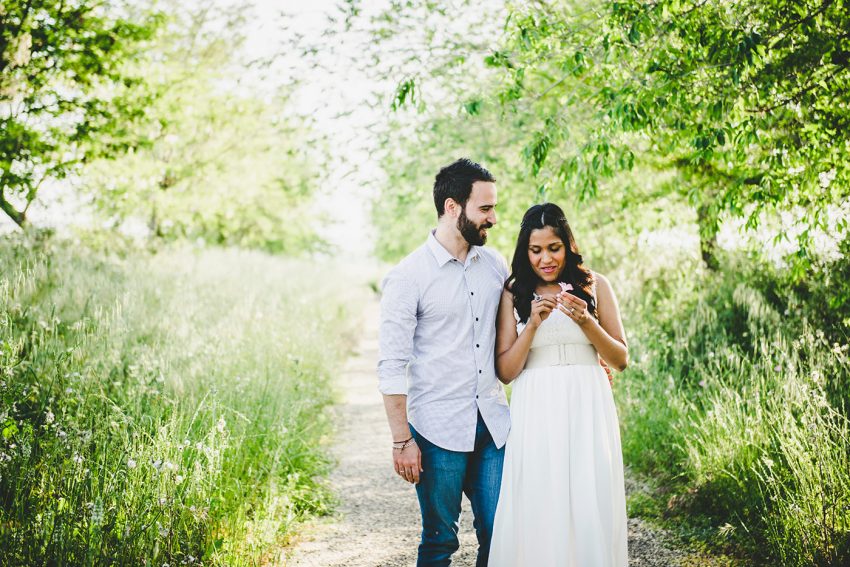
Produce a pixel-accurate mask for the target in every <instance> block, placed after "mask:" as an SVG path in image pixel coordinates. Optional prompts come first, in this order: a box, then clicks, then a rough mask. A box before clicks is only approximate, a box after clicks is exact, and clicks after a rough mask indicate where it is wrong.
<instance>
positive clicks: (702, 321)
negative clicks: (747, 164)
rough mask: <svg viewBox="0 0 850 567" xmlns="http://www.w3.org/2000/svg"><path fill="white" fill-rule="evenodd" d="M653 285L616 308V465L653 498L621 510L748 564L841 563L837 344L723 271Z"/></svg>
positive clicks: (841, 357) (842, 395) (845, 426)
mask: <svg viewBox="0 0 850 567" xmlns="http://www.w3.org/2000/svg"><path fill="white" fill-rule="evenodd" d="M656 276H657V277H653V278H652V279H648V280H646V281H645V282H643V286H641V287H635V288H634V289H635V291H634V292H631V293H629V294H627V296H626V297H625V298H624V312H625V314H626V325H627V328H628V330H629V335H630V338H631V340H632V353H633V363H632V368H631V369H630V370H629V373H628V374H626V375H625V376H624V377H623V378H622V379H620V380H619V381H618V384H617V389H616V391H615V393H616V396H617V400H618V407H619V410H620V416H621V421H622V426H623V450H624V457H625V461H626V463H627V464H629V465H630V466H631V467H632V468H633V469H634V470H636V471H637V472H639V473H640V474H641V475H643V476H644V477H646V478H651V479H652V484H653V485H654V486H655V490H654V492H653V496H651V497H647V495H645V494H642V495H639V496H636V497H634V498H633V499H632V501H631V502H630V508H631V509H632V511H633V512H635V513H637V514H641V515H645V516H647V517H654V518H656V519H660V520H662V521H666V522H667V523H668V525H674V526H677V529H678V530H679V531H680V533H682V534H683V535H685V536H686V537H687V538H689V539H692V540H693V541H695V542H697V543H700V542H701V543H703V544H707V545H708V546H709V547H711V548H712V549H714V550H721V551H724V552H729V553H732V554H733V555H744V556H746V557H748V558H749V559H748V561H752V562H754V563H757V564H765V565H783V566H797V565H829V566H838V565H847V564H850V435H848V433H849V432H850V422H848V419H847V414H846V406H845V405H843V404H842V403H841V400H842V399H844V400H848V399H850V387H848V384H850V381H848V377H850V363H848V354H850V353H848V346H847V343H846V341H844V342H843V343H842V342H834V341H831V340H830V339H828V338H827V335H825V334H824V333H823V332H821V330H819V329H818V328H817V327H816V324H817V323H819V322H821V321H820V320H809V318H808V317H807V316H806V315H805V314H806V310H805V309H803V308H799V305H798V304H795V299H794V297H792V296H790V295H789V296H785V297H781V298H776V297H774V298H773V301H772V302H771V301H768V300H767V298H766V297H767V296H766V295H765V294H764V293H762V292H761V291H759V290H757V289H756V288H755V287H754V285H752V284H750V283H747V282H752V281H757V278H755V277H754V276H753V275H752V274H750V273H746V272H745V271H743V270H740V269H736V268H734V267H733V266H732V267H729V268H728V269H727V270H726V271H725V272H723V273H716V274H715V273H703V272H701V271H700V270H699V269H698V268H696V267H695V266H693V265H689V264H687V263H685V264H683V265H681V266H679V267H678V268H675V269H668V270H666V271H663V273H661V274H656ZM795 305H796V307H795ZM653 499H654V500H655V502H653V501H652V500H653Z"/></svg>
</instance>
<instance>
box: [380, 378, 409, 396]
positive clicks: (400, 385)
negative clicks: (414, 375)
mask: <svg viewBox="0 0 850 567" xmlns="http://www.w3.org/2000/svg"><path fill="white" fill-rule="evenodd" d="M378 390H380V392H381V393H382V394H385V395H387V396H394V395H399V394H400V395H403V396H406V395H407V377H406V376H405V375H404V374H401V375H399V376H381V377H380V380H379V381H378Z"/></svg>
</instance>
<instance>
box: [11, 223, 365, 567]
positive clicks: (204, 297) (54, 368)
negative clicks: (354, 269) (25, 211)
mask: <svg viewBox="0 0 850 567" xmlns="http://www.w3.org/2000/svg"><path fill="white" fill-rule="evenodd" d="M0 274H2V275H0V400H2V404H0V429H2V437H0V501H2V506H0V564H3V565H30V564H46V563H47V564H56V565H60V564H65V565H82V564H109V563H120V564H142V563H143V562H147V564H156V565H162V564H163V563H168V564H172V565H174V564H192V563H196V562H199V561H203V562H204V563H206V564H222V565H240V564H257V563H261V562H264V561H270V560H274V559H275V558H276V557H277V554H278V553H279V551H280V546H281V545H282V544H283V543H284V542H285V541H286V538H287V536H288V535H290V534H291V532H292V529H293V527H294V526H295V525H296V524H297V522H298V521H299V520H300V519H302V518H303V517H304V516H305V515H311V514H322V513H325V512H327V511H328V509H329V506H330V505H331V496H330V491H329V490H328V488H327V487H326V485H325V484H324V483H323V481H322V475H323V474H324V473H325V472H326V471H327V468H328V466H329V462H328V459H327V457H326V455H325V452H324V450H325V441H326V439H327V436H328V434H329V433H330V423H329V420H328V416H327V414H326V411H325V410H326V408H327V406H328V404H329V403H330V402H331V401H332V396H333V392H332V385H331V382H330V377H331V375H332V373H333V371H334V370H335V369H336V368H337V367H338V364H339V363H340V361H341V359H342V357H343V356H344V354H345V351H346V349H347V347H348V346H349V345H350V343H351V340H352V335H351V333H352V327H351V325H352V323H351V322H350V321H349V319H350V318H351V316H352V315H355V314H356V313H351V312H350V310H348V309H346V307H345V305H346V304H347V303H350V301H347V300H350V299H351V294H350V293H349V294H345V293H344V294H342V295H341V294H340V293H339V292H338V288H337V287H335V286H334V281H333V278H332V277H330V276H329V275H328V274H327V273H325V274H323V278H322V279H319V278H318V277H317V276H315V275H314V274H313V273H311V271H310V263H309V262H306V261H305V262H298V261H287V260H281V259H277V258H273V257H269V256H265V255H261V254H256V253H248V252H237V251H224V250H210V251H192V250H188V249H184V250H172V251H165V252H160V253H158V254H155V255H150V254H144V253H141V252H133V251H129V252H126V253H124V254H121V255H110V254H106V253H103V252H96V251H93V250H89V249H86V248H85V247H79V246H77V247H75V246H73V245H71V244H69V243H62V242H57V241H51V240H48V241H47V242H45V243H36V242H34V241H32V240H27V239H24V240H17V241H14V242H12V241H5V242H2V243H0Z"/></svg>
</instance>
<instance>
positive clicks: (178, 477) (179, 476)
mask: <svg viewBox="0 0 850 567" xmlns="http://www.w3.org/2000/svg"><path fill="white" fill-rule="evenodd" d="M174 482H176V483H177V484H181V483H182V482H183V475H182V474H178V475H177V476H176V477H174Z"/></svg>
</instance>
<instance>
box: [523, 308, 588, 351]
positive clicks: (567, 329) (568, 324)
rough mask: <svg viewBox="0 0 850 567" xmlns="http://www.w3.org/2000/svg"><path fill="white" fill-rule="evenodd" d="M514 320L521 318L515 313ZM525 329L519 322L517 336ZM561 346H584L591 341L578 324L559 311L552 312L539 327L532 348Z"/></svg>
mask: <svg viewBox="0 0 850 567" xmlns="http://www.w3.org/2000/svg"><path fill="white" fill-rule="evenodd" d="M514 318H517V319H518V318H519V317H518V315H517V314H516V311H514ZM524 328H525V324H524V323H520V322H519V321H517V329H516V330H517V334H519V333H521V332H522V330H523V329H524ZM560 344H584V345H589V344H590V341H589V340H588V339H587V336H586V335H585V334H584V331H582V330H581V327H579V326H578V324H577V323H576V322H575V321H573V320H572V319H570V318H569V317H567V316H566V315H564V314H563V313H561V312H560V311H558V310H554V311H552V313H551V314H550V315H549V317H547V318H546V320H545V321H543V323H542V324H541V325H540V327H538V329H537V333H536V334H535V335H534V340H533V341H532V342H531V348H537V347H541V346H548V345H560Z"/></svg>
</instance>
